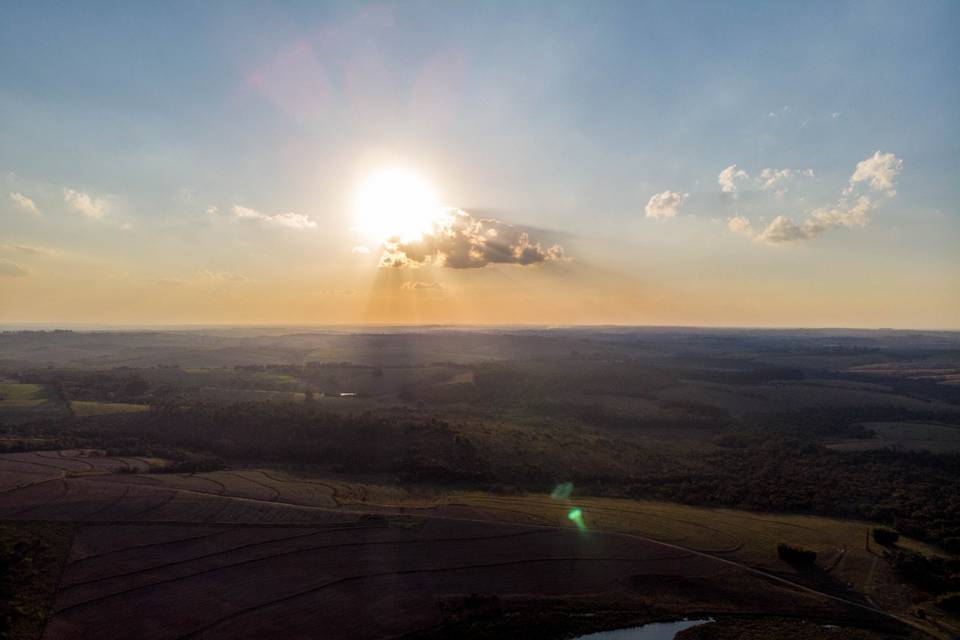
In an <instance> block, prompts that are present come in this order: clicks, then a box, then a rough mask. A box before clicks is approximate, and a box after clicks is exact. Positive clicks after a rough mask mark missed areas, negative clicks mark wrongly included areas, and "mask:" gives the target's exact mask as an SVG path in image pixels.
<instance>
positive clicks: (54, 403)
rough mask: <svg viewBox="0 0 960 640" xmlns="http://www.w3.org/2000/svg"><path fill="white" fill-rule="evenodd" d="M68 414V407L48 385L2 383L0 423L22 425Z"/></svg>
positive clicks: (0, 388) (0, 391)
mask: <svg viewBox="0 0 960 640" xmlns="http://www.w3.org/2000/svg"><path fill="white" fill-rule="evenodd" d="M66 413H67V410H66V405H65V404H64V403H63V401H62V400H61V399H60V397H59V396H58V395H57V393H56V391H54V390H53V388H52V387H50V386H48V385H43V384H18V383H15V382H3V383H0V422H7V423H9V424H22V423H25V422H32V421H34V420H43V419H45V418H57V417H60V416H63V415H66Z"/></svg>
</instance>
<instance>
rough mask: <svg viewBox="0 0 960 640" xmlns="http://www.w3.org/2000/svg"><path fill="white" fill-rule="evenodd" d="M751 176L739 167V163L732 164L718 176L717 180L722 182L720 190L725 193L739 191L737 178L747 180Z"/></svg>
mask: <svg viewBox="0 0 960 640" xmlns="http://www.w3.org/2000/svg"><path fill="white" fill-rule="evenodd" d="M749 177H750V176H748V175H747V172H746V171H744V170H743V169H737V165H735V164H732V165H730V166H729V167H727V168H726V169H724V170H723V171H721V172H720V174H719V175H718V176H717V182H718V183H719V184H720V190H721V191H723V192H724V193H736V192H737V180H746V179H747V178H749Z"/></svg>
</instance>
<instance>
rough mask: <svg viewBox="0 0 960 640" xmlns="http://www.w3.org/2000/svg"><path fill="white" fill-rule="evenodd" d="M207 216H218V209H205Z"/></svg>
mask: <svg viewBox="0 0 960 640" xmlns="http://www.w3.org/2000/svg"><path fill="white" fill-rule="evenodd" d="M207 215H208V216H218V215H220V209H219V208H217V207H207Z"/></svg>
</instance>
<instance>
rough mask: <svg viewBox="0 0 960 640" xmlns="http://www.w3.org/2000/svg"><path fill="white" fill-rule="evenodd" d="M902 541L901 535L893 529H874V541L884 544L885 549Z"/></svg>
mask: <svg viewBox="0 0 960 640" xmlns="http://www.w3.org/2000/svg"><path fill="white" fill-rule="evenodd" d="M899 539H900V534H899V533H897V532H896V531H894V530H893V529H887V528H886V527H875V528H874V529H873V541H874V542H876V543H877V544H882V545H883V546H885V547H891V546H893V545H895V544H896V543H897V540H899Z"/></svg>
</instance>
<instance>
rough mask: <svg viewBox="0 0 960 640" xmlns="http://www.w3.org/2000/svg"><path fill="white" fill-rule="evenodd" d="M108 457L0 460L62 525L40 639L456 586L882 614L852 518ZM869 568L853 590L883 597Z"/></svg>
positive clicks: (439, 615)
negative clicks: (807, 563)
mask: <svg viewBox="0 0 960 640" xmlns="http://www.w3.org/2000/svg"><path fill="white" fill-rule="evenodd" d="M74 455H76V457H77V458H78V459H72V457H73V456H74ZM48 463H49V464H48ZM83 463H86V464H83ZM126 464H127V463H126V462H125V461H124V460H121V459H109V458H98V457H94V456H89V457H88V456H83V455H80V454H79V453H77V454H74V453H72V452H64V453H56V452H44V453H42V455H38V454H26V455H24V454H13V455H0V479H2V480H3V481H4V482H7V483H8V484H7V485H5V486H6V488H7V490H6V491H4V492H2V493H0V518H2V519H9V520H20V519H26V518H30V519H43V520H63V521H72V522H75V523H77V524H76V527H77V533H76V536H75V540H74V543H73V547H72V549H71V551H70V555H69V562H68V564H67V566H66V568H65V570H64V572H63V577H62V580H61V581H60V583H59V589H58V592H57V595H56V600H55V605H54V609H53V613H52V615H51V616H50V619H49V624H48V626H47V629H46V632H45V634H44V638H46V639H48V640H51V639H53V640H55V639H59V638H94V637H95V638H114V637H117V638H119V637H124V638H127V637H131V636H132V637H137V638H144V639H157V640H160V639H180V638H256V637H264V636H265V635H275V636H276V635H280V636H282V637H287V638H300V637H303V638H307V637H325V638H378V637H384V636H399V635H403V634H408V633H412V632H418V631H422V630H425V629H429V628H432V627H437V626H438V625H443V624H447V623H448V622H449V620H447V618H446V614H445V613H444V612H443V611H442V607H441V606H440V604H439V603H442V602H444V601H446V600H449V599H450V598H458V597H462V596H464V595H466V594H470V593H480V594H495V595H497V596H498V597H500V598H505V599H511V598H512V599H517V598H520V599H523V598H527V599H530V598H534V599H536V598H553V599H555V600H557V601H558V602H563V601H566V600H569V601H570V602H571V603H575V602H582V601H583V600H584V599H590V598H599V599H601V600H602V601H603V602H613V601H616V602H620V603H621V604H623V606H625V607H627V608H628V609H630V608H631V607H632V610H634V611H639V610H648V609H650V608H651V607H652V608H654V609H656V610H657V611H659V612H661V614H662V613H663V612H670V611H673V612H674V614H683V615H686V614H689V613H691V612H703V613H708V614H709V613H713V614H723V613H725V614H752V615H781V616H791V615H795V614H796V613H797V612H802V613H803V614H804V615H807V616H808V617H810V618H811V619H829V620H835V619H846V620H848V621H849V620H854V621H856V620H859V619H862V618H863V617H864V616H867V617H869V618H877V619H881V620H882V619H884V616H883V615H881V614H880V613H879V612H875V611H871V606H872V605H869V604H866V602H867V601H866V600H864V599H863V598H862V596H861V595H859V594H858V593H857V592H855V591H852V590H850V589H849V588H848V586H847V584H846V583H847V582H850V583H853V584H854V586H857V584H858V582H857V581H858V580H860V581H861V582H862V581H863V574H864V573H865V572H866V570H867V569H868V568H870V566H872V563H870V562H869V560H872V559H873V557H872V556H870V557H869V558H867V557H866V556H865V553H866V552H864V551H863V549H862V539H863V531H865V529H864V527H865V526H867V525H866V524H864V523H855V522H847V521H840V520H830V519H824V518H812V517H801V516H769V515H764V514H748V513H743V512H736V511H729V510H709V509H697V508H693V507H682V506H679V505H668V504H662V503H647V502H634V501H626V500H614V499H598V498H596V499H595V498H586V499H580V500H577V501H576V506H578V507H580V508H581V509H582V512H583V514H584V524H585V526H586V528H585V529H584V530H579V529H577V528H575V527H574V526H572V523H571V522H570V520H568V519H567V513H568V511H569V509H570V508H571V507H572V506H573V503H572V502H570V501H554V500H551V499H550V498H549V497H547V496H509V497H506V496H492V495H488V494H479V493H460V494H446V495H444V494H431V493H430V492H421V493H420V494H418V495H417V496H414V495H411V494H410V493H408V492H406V491H404V490H402V489H398V488H393V487H381V486H377V485H374V484H359V483H353V482H348V481H344V480H342V479H337V480H328V479H324V478H297V477H293V476H291V475H289V474H285V473H283V472H280V471H275V470H269V469H264V470H259V469H240V470H235V471H222V472H216V473H209V474H195V475H194V474H120V473H116V472H115V470H116V469H117V468H119V467H121V466H124V465H126ZM67 467H69V469H68V468H67ZM81 467H83V468H84V470H83V471H81V470H80V468H81ZM31 483H33V484H31ZM18 485H19V488H18ZM781 540H784V541H787V542H796V543H802V544H805V545H808V546H810V547H812V548H814V549H815V550H818V551H820V552H821V554H822V555H821V558H823V559H824V562H829V565H830V566H829V572H827V571H826V570H824V571H821V572H819V573H818V572H812V573H807V574H804V573H798V572H796V571H794V570H792V569H790V568H789V567H786V566H785V565H783V563H782V562H779V561H778V560H777V559H776V556H775V552H774V548H775V544H776V542H777V541H781ZM904 543H905V544H908V545H909V544H914V545H915V544H916V543H912V542H911V541H908V540H907V541H904ZM856 545H861V546H860V547H859V548H858V547H857V546H856ZM917 548H922V547H917ZM842 549H846V551H844V553H843V555H840V551H841V550H842ZM831 558H838V559H839V560H840V561H839V562H832V561H830V559H831ZM874 564H875V563H874ZM878 566H879V567H880V568H879V569H878V568H877V567H873V571H874V572H875V573H876V576H874V577H873V578H871V582H872V584H875V585H883V589H884V590H885V591H889V590H891V589H894V590H895V589H896V587H895V585H892V584H891V583H890V582H889V581H888V578H889V576H887V575H886V574H884V573H883V571H884V569H883V567H885V566H886V565H885V564H884V563H880V565H878ZM827 594H828V595H827ZM830 596H833V597H832V598H831V597H830ZM901 600H902V598H901ZM899 601H900V600H897V599H893V600H890V602H892V603H893V604H894V605H895V604H896V603H897V602H899ZM851 602H852V603H860V606H854V605H851V604H848V603H851ZM885 606H887V605H886V604H885ZM650 610H653V609H650ZM893 610H894V611H900V609H898V608H897V607H893ZM171 611H175V612H176V614H175V615H172V614H171ZM571 624H572V623H571ZM571 628H572V627H571ZM940 637H949V636H945V635H942V634H941V636H940Z"/></svg>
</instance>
